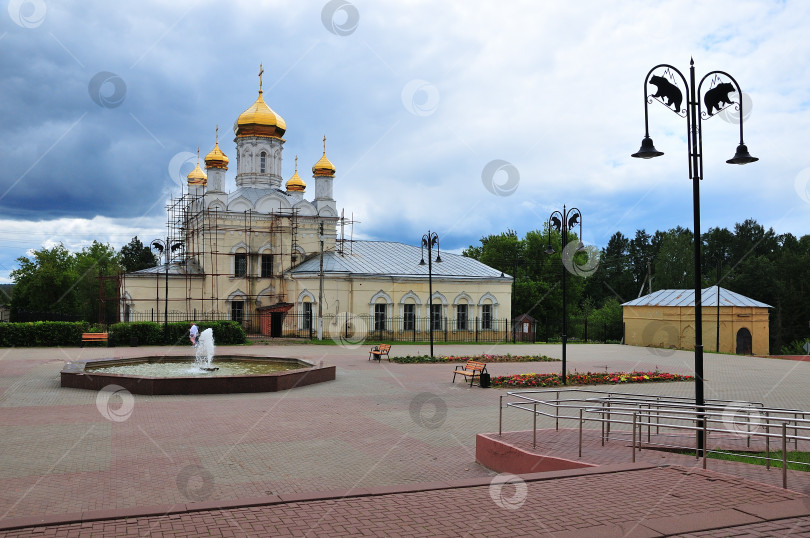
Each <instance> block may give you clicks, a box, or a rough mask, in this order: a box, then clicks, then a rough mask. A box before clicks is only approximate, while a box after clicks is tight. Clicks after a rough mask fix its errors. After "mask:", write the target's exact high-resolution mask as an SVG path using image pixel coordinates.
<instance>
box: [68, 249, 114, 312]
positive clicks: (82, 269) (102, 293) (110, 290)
mask: <svg viewBox="0 0 810 538" xmlns="http://www.w3.org/2000/svg"><path fill="white" fill-rule="evenodd" d="M120 269H121V265H120V256H119V254H118V253H117V252H116V251H115V249H114V248H113V247H111V246H110V245H105V244H102V243H99V242H97V241H93V244H92V245H90V246H88V247H85V248H84V249H82V251H81V252H79V253H78V254H76V282H75V284H74V286H75V288H76V298H77V303H78V305H77V306H78V310H79V313H80V315H81V316H82V318H83V319H85V320H87V321H94V322H95V321H104V322H106V321H108V320H112V319H115V311H116V309H117V308H118V285H117V282H116V280H115V279H114V278H105V277H116V276H117V275H118V273H119V272H120ZM102 297H103V298H105V299H106V300H105V301H104V306H103V308H104V315H99V314H100V313H99V310H100V309H101V308H102V305H101V298H102Z"/></svg>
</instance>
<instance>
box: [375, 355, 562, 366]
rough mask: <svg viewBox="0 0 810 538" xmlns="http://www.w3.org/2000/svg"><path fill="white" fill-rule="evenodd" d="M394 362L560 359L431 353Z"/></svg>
mask: <svg viewBox="0 0 810 538" xmlns="http://www.w3.org/2000/svg"><path fill="white" fill-rule="evenodd" d="M391 360H392V361H394V362H399V363H403V364H420V363H421V364H426V363H437V362H467V361H479V362H485V363H487V364H489V363H491V362H556V361H559V360H560V359H552V358H551V357H547V356H545V355H509V354H508V353H507V354H506V355H458V356H456V355H450V356H441V357H439V356H436V357H431V356H430V355H406V356H405V357H391Z"/></svg>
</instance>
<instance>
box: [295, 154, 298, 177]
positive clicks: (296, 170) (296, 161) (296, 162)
mask: <svg viewBox="0 0 810 538" xmlns="http://www.w3.org/2000/svg"><path fill="white" fill-rule="evenodd" d="M295 173H298V155H296V156H295Z"/></svg>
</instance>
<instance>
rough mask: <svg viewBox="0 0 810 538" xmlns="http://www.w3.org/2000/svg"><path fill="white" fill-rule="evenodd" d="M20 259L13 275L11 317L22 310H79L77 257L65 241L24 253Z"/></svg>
mask: <svg viewBox="0 0 810 538" xmlns="http://www.w3.org/2000/svg"><path fill="white" fill-rule="evenodd" d="M17 263H19V264H20V266H19V268H17V269H14V270H13V271H11V275H10V276H11V279H12V280H13V281H14V284H15V286H14V295H13V296H12V298H11V312H12V317H14V316H15V315H16V313H17V312H19V311H20V310H27V311H31V312H61V313H65V314H75V313H76V288H75V286H74V285H73V284H74V283H75V282H76V259H75V258H74V257H73V255H72V254H71V253H70V252H68V249H66V248H65V246H64V245H63V244H62V243H59V244H58V245H56V246H55V247H52V248H50V249H48V248H43V249H41V250H35V251H34V252H32V253H31V257H30V258H29V257H26V256H21V257H19V258H17Z"/></svg>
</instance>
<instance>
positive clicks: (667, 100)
mask: <svg viewBox="0 0 810 538" xmlns="http://www.w3.org/2000/svg"><path fill="white" fill-rule="evenodd" d="M650 83H651V84H654V85H655V87H656V88H657V90H656V92H655V93H654V94H653V95H652V96H653V97H656V98H658V99H660V100H661V102H662V103H664V104H665V105H667V106H672V105H675V112H680V111H681V101H683V94H682V93H681V90H679V89H678V87H677V86H676V85H674V84H672V83H671V82H670V81H668V80H667V79H665V78H664V77H659V76H658V75H653V76H652V77H650ZM706 95H708V94H706Z"/></svg>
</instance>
